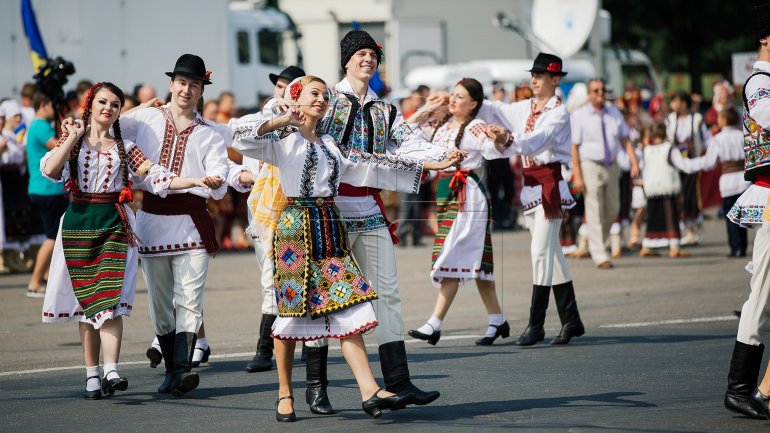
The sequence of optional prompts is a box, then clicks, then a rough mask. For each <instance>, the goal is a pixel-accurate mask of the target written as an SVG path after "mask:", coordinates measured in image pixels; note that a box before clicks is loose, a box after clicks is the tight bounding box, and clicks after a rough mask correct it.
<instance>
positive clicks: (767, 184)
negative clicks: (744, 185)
mask: <svg viewBox="0 0 770 433" xmlns="http://www.w3.org/2000/svg"><path fill="white" fill-rule="evenodd" d="M753 182H754V185H756V186H761V187H762V188H770V174H767V173H766V174H758V175H757V177H756V178H754V181H753Z"/></svg>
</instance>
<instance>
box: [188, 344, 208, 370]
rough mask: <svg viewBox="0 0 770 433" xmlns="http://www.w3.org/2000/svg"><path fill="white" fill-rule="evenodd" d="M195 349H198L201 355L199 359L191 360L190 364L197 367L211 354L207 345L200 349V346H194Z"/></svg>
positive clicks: (206, 360)
mask: <svg viewBox="0 0 770 433" xmlns="http://www.w3.org/2000/svg"><path fill="white" fill-rule="evenodd" d="M195 350H200V351H201V352H203V356H202V357H201V360H200V361H192V364H191V365H192V366H193V368H195V367H198V366H199V365H201V364H203V363H205V362H209V356H210V355H211V348H210V347H207V348H206V349H205V350H204V349H201V348H200V347H196V348H195Z"/></svg>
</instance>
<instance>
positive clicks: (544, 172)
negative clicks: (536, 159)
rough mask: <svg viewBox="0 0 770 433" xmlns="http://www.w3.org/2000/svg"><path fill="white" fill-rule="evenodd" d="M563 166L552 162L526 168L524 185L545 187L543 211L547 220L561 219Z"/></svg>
mask: <svg viewBox="0 0 770 433" xmlns="http://www.w3.org/2000/svg"><path fill="white" fill-rule="evenodd" d="M562 180H563V178H562V177H561V164H559V163H558V162H552V163H550V164H547V165H532V166H529V167H525V168H524V185H525V186H538V185H542V187H543V193H542V195H543V210H544V211H545V218H546V219H549V220H552V219H561V217H562V210H561V193H560V191H559V182H560V181H562Z"/></svg>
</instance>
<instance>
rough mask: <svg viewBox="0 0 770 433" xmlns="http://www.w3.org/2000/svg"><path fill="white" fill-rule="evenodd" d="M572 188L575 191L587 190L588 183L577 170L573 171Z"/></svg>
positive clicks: (582, 191)
mask: <svg viewBox="0 0 770 433" xmlns="http://www.w3.org/2000/svg"><path fill="white" fill-rule="evenodd" d="M572 189H573V190H575V192H581V193H584V192H586V184H585V182H583V175H582V174H581V173H578V172H576V171H573V173H572Z"/></svg>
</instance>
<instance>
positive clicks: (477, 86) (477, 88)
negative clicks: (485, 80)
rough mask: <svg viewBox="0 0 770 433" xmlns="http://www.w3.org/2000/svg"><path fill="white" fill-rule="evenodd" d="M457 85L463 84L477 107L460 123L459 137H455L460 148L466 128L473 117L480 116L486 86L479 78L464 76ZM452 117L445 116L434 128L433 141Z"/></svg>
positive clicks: (456, 144)
mask: <svg viewBox="0 0 770 433" xmlns="http://www.w3.org/2000/svg"><path fill="white" fill-rule="evenodd" d="M457 85H458V86H462V87H463V88H464V89H465V90H466V91H467V92H468V95H470V97H471V99H472V100H473V101H476V107H474V108H473V110H471V112H470V114H469V115H468V118H467V119H465V121H464V122H463V123H462V124H461V125H460V130H459V131H457V137H455V147H457V148H458V149H459V148H460V143H462V141H463V135H465V128H466V127H467V126H468V124H469V123H471V122H472V121H473V119H475V118H476V116H478V114H479V110H481V105H482V104H483V103H484V88H483V87H482V85H481V83H479V82H478V80H476V79H473V78H462V79H461V80H460V81H458V82H457ZM451 117H452V116H447V117H445V118H444V120H442V121H441V122H440V123H439V124H438V126H436V129H434V130H433V135H432V136H431V138H430V140H431V141H433V137H435V136H436V132H437V131H438V130H439V128H441V127H442V126H443V125H444V124H445V123H447V122H448V121H449V119H450V118H451Z"/></svg>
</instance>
